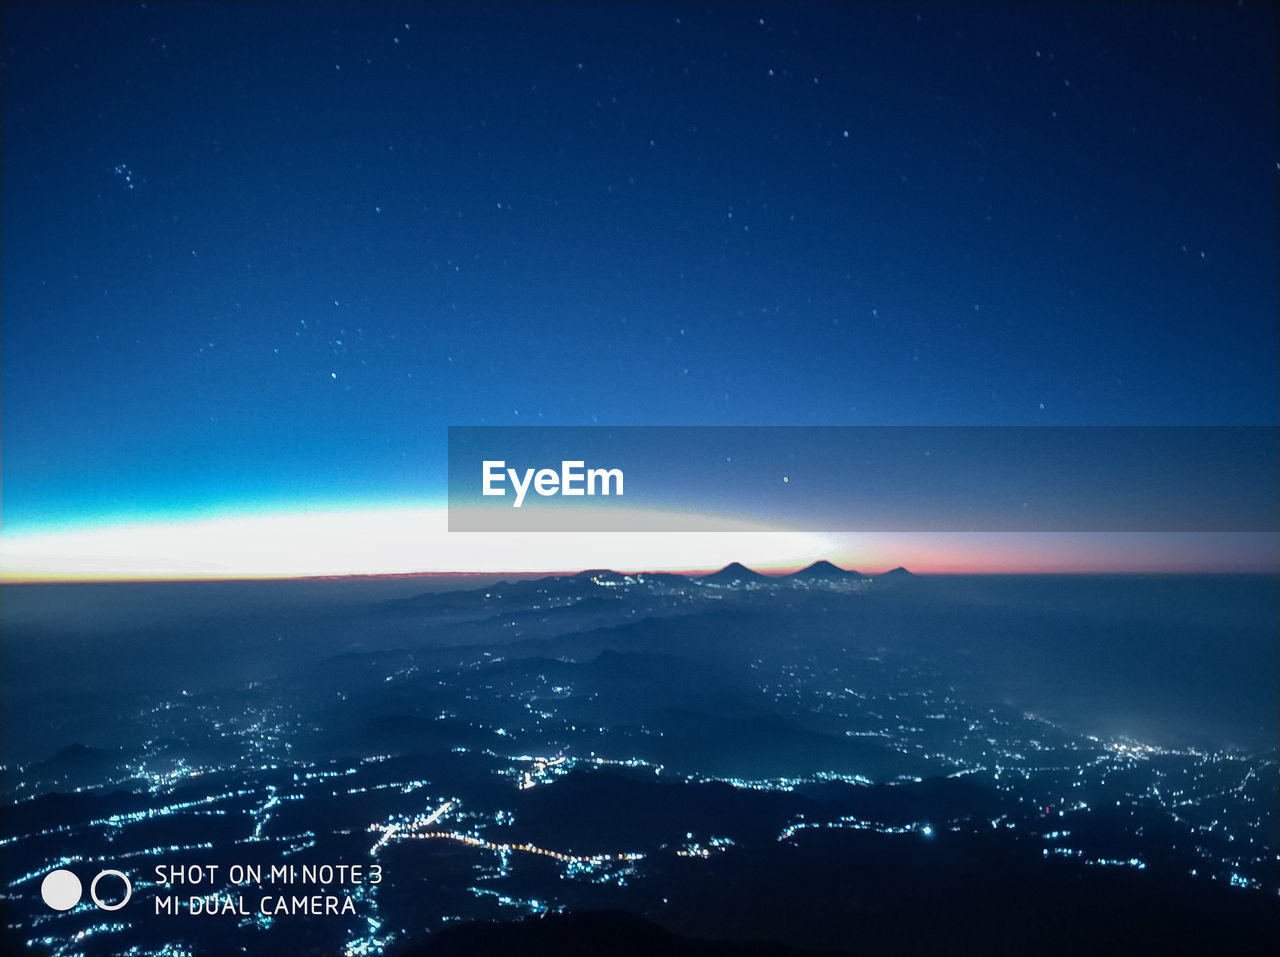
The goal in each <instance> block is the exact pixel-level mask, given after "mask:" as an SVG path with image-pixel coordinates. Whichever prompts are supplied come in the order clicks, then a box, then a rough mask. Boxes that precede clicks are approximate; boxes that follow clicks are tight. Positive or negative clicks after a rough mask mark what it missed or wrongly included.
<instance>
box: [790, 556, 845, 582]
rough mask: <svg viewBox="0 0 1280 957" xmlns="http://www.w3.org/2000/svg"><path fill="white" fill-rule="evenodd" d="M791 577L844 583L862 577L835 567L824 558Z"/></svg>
mask: <svg viewBox="0 0 1280 957" xmlns="http://www.w3.org/2000/svg"><path fill="white" fill-rule="evenodd" d="M790 577H791V578H800V579H808V580H811V581H843V580H844V579H846V578H859V577H861V576H860V575H859V574H858V573H857V572H855V571H853V570H848V571H846V570H845V569H843V568H841V567H840V566H839V565H833V564H832V563H831V562H829V561H827V560H826V559H825V558H824V559H819V560H818V561H816V562H814V563H813V564H812V565H810V566H808V567H807V568H802V569H800V570H799V571H798V572H794V573H793V574H792V575H791V576H790Z"/></svg>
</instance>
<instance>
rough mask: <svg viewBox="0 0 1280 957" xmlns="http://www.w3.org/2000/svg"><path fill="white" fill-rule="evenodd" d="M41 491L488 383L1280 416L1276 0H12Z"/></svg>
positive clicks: (322, 468)
mask: <svg viewBox="0 0 1280 957" xmlns="http://www.w3.org/2000/svg"><path fill="white" fill-rule="evenodd" d="M3 15H4V18H5V24H4V25H5V31H4V43H5V45H6V49H5V72H4V98H5V99H4V147H3V162H4V166H3V172H4V176H3V209H4V217H3V290H2V292H3V306H4V324H3V330H2V336H3V357H2V359H0V362H2V363H3V365H2V367H0V371H2V380H0V399H2V406H0V416H2V419H0V424H2V426H3V438H2V440H0V441H2V442H3V446H2V452H3V508H4V517H5V523H6V525H7V526H8V528H9V530H10V532H12V531H14V530H19V531H33V530H39V529H41V528H45V527H49V526H51V525H53V524H59V525H61V526H64V527H65V526H68V525H71V526H75V525H79V524H92V523H93V522H95V521H101V520H103V519H104V518H110V517H112V516H129V517H132V518H135V519H140V520H145V519H147V518H148V517H153V518H160V517H169V518H171V517H173V516H193V515H195V516H199V515H209V514H217V513H223V512H241V511H252V510H258V511H268V512H269V511H273V510H281V509H297V508H299V507H306V506H307V505H308V504H316V505H319V504H326V505H338V506H342V507H354V506H360V505H369V506H374V505H386V504H389V503H406V502H407V503H438V502H439V501H440V500H442V498H443V493H444V476H445V461H444V455H445V448H446V446H445V429H446V427H447V426H449V425H481V424H489V425H590V424H596V423H598V424H635V425H668V424H688V425H790V424H794V425H905V424H921V425H925V424H927V425H1040V424H1044V425H1152V424H1163V425H1180V424H1186V425H1274V424H1276V421H1277V418H1276V417H1277V363H1276V358H1275V357H1276V354H1277V351H1278V343H1277V328H1276V322H1275V316H1276V315H1277V309H1278V302H1277V289H1276V276H1275V263H1276V261H1277V239H1276V218H1275V208H1276V204H1275V199H1276V196H1275V188H1276V187H1275V183H1276V169H1277V156H1278V153H1277V149H1276V142H1275V125H1274V117H1275V115H1276V102H1275V90H1276V86H1275V83H1274V76H1275V53H1274V49H1273V48H1272V45H1271V43H1270V40H1272V39H1273V38H1274V13H1273V12H1272V11H1271V9H1270V8H1269V7H1267V6H1265V5H1254V4H1246V5H1243V6H1240V7H1236V6H1228V5H1218V4H1215V5H1204V6H1197V5H1191V4H1181V5H1159V6H1149V5H1144V6H1139V5H1125V6H1112V5H1080V4H1071V5H1041V4H1027V5H1009V4H994V5H973V4H945V5H930V4H924V5H912V4H901V3H894V4H885V5H878V4H842V5H834V4H821V5H807V4H785V5H774V4H750V5H747V4H714V5H705V6H693V5H677V4H654V5H645V4H635V5H620V4H605V5H582V4H573V5H568V4H564V5H532V4H522V5H507V6H504V5H482V4H448V5H438V6H437V5H432V4H411V5H404V6H398V5H394V4H359V5H347V4H339V3H333V4H274V5H272V4H234V5H232V4H160V5H154V4H153V5H144V4H135V5H106V4H103V5H90V6H85V7H75V8H72V7H68V6H65V5H23V4H7V5H6V6H5V9H4V14H3Z"/></svg>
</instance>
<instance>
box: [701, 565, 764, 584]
mask: <svg viewBox="0 0 1280 957" xmlns="http://www.w3.org/2000/svg"><path fill="white" fill-rule="evenodd" d="M702 580H703V581H704V582H714V583H716V584H719V583H722V582H762V581H768V578H767V577H766V576H764V575H761V574H760V573H759V572H756V571H752V570H751V569H750V568H748V567H747V566H746V565H743V564H742V563H741V562H730V563H729V564H728V565H725V566H724V568H722V569H720V570H719V571H718V572H713V573H712V574H710V575H704V576H703V578H702Z"/></svg>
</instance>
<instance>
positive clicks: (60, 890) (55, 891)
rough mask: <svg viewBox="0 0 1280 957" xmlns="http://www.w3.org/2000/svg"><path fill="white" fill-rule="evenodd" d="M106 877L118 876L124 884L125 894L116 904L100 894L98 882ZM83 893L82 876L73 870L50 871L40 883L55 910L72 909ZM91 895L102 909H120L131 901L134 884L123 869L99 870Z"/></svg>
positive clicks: (47, 902)
mask: <svg viewBox="0 0 1280 957" xmlns="http://www.w3.org/2000/svg"><path fill="white" fill-rule="evenodd" d="M104 877H106V878H112V877H114V878H118V879H119V880H120V881H121V882H123V884H124V896H123V897H121V898H120V900H119V901H117V902H116V903H114V904H108V903H106V902H104V901H103V900H102V898H101V897H99V896H98V882H99V881H100V880H102V879H103V878H104ZM107 887H111V883H108V884H107ZM83 895H84V889H83V887H81V885H80V878H78V877H76V875H75V874H73V873H71V871H67V870H57V871H50V872H49V873H48V874H46V875H45V876H44V880H43V881H42V882H41V883H40V896H41V897H43V898H44V902H45V903H46V904H48V905H49V906H50V907H51V908H53V909H54V910H71V908H73V907H75V906H76V905H77V904H79V903H80V898H81V897H82V896H83ZM89 896H90V897H91V898H92V899H93V902H94V903H95V904H97V905H98V908H99V909H100V910H119V909H120V908H121V907H123V906H124V905H125V904H127V903H129V898H130V897H132V896H133V884H132V882H130V880H129V877H128V875H126V874H125V873H124V872H123V871H114V870H105V871H99V872H98V876H97V877H95V878H94V879H93V882H92V883H91V884H90V885H89Z"/></svg>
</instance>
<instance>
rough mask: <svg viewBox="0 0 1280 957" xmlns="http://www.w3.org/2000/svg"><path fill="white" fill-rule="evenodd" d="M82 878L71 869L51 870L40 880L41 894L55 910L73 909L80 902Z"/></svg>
mask: <svg viewBox="0 0 1280 957" xmlns="http://www.w3.org/2000/svg"><path fill="white" fill-rule="evenodd" d="M81 893H82V890H81V887H80V878H78V877H76V876H75V875H74V874H72V873H71V872H70V871H64V870H57V871H50V872H49V873H48V874H46V875H45V876H44V880H43V881H41V882H40V896H41V897H43V898H44V902H45V903H46V904H48V905H49V906H50V907H52V908H53V909H54V910H71V908H73V907H75V906H76V905H77V904H79V903H80V894H81Z"/></svg>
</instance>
